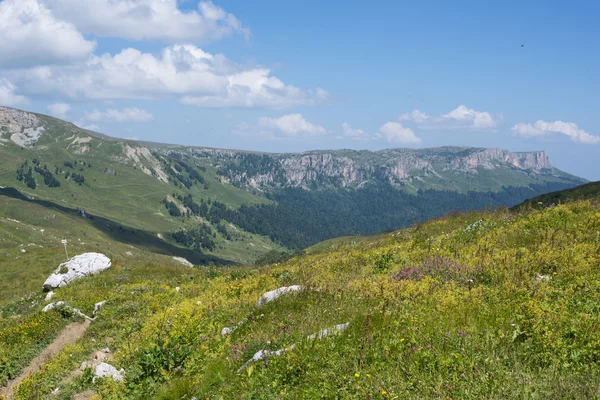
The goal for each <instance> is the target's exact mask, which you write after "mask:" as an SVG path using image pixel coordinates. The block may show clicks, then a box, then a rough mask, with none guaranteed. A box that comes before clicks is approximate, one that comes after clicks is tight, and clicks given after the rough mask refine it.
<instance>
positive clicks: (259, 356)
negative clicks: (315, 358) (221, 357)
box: [238, 322, 350, 373]
mask: <svg viewBox="0 0 600 400" xmlns="http://www.w3.org/2000/svg"><path fill="white" fill-rule="evenodd" d="M349 325H350V323H349V322H346V323H345V324H339V325H336V326H334V327H332V328H327V329H322V330H320V331H319V332H317V333H315V334H312V335H309V336H307V337H306V339H307V340H313V339H317V340H320V339H323V338H325V337H327V336H331V335H332V334H337V333H339V332H343V331H344V330H345V329H346V328H348V326H349ZM295 347H296V345H295V344H292V345H291V346H289V347H286V348H284V349H279V350H275V351H273V350H259V351H257V352H256V353H254V355H253V356H252V358H251V359H249V360H248V361H246V363H245V364H244V365H242V366H241V367H240V369H238V373H240V372H242V371H243V370H245V369H246V368H248V367H249V366H250V365H252V364H254V363H255V362H257V361H262V360H264V359H265V358H267V357H279V356H281V355H282V354H283V353H284V352H286V351H290V350H293V349H294V348H295Z"/></svg>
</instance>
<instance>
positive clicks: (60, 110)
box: [46, 103, 71, 119]
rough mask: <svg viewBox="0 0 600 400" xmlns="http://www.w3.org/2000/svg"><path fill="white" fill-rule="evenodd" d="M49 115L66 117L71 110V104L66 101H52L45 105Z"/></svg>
mask: <svg viewBox="0 0 600 400" xmlns="http://www.w3.org/2000/svg"><path fill="white" fill-rule="evenodd" d="M46 109H47V110H48V112H49V113H50V115H52V116H53V117H56V118H60V119H66V118H67V114H68V113H69V111H70V110H71V106H70V105H69V104H67V103H54V104H50V105H49V106H48V107H46Z"/></svg>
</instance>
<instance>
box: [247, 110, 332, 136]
mask: <svg viewBox="0 0 600 400" xmlns="http://www.w3.org/2000/svg"><path fill="white" fill-rule="evenodd" d="M258 125H259V126H260V127H261V128H263V130H267V131H269V132H272V133H273V134H274V135H276V136H285V137H307V136H317V135H322V134H325V133H326V132H327V130H326V129H325V128H323V127H322V126H320V125H313V124H311V123H310V122H308V121H307V120H305V119H304V117H303V116H302V115H301V114H288V115H284V116H283V117H280V118H269V117H262V118H260V119H259V120H258Z"/></svg>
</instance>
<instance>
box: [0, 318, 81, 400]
mask: <svg viewBox="0 0 600 400" xmlns="http://www.w3.org/2000/svg"><path fill="white" fill-rule="evenodd" d="M88 326H90V321H89V320H87V319H86V320H85V321H84V322H74V323H72V324H69V325H67V327H66V328H65V329H63V331H62V332H61V333H60V334H59V335H58V336H57V337H56V339H54V342H52V343H50V344H49V345H48V346H46V348H45V349H44V350H42V352H41V353H40V355H39V356H37V357H36V358H34V359H33V360H31V362H30V363H29V365H28V366H27V368H25V369H24V370H23V372H21V374H20V375H19V376H18V377H16V378H15V379H13V380H12V381H9V382H8V385H7V386H6V387H0V396H4V397H5V398H7V399H9V398H10V397H11V396H12V394H13V390H14V389H15V388H16V387H17V386H19V384H20V383H21V382H22V381H23V379H25V378H27V377H28V376H29V374H31V373H32V372H34V371H36V370H38V369H39V368H40V366H41V365H42V364H44V363H45V362H47V361H48V360H50V358H52V357H53V356H55V355H56V354H57V353H58V352H59V351H60V350H61V349H62V348H63V347H65V346H67V345H69V344H71V343H74V342H75V341H76V340H77V339H79V338H80V337H82V336H83V334H84V333H85V330H86V329H87V328H88Z"/></svg>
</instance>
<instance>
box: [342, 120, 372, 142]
mask: <svg viewBox="0 0 600 400" xmlns="http://www.w3.org/2000/svg"><path fill="white" fill-rule="evenodd" d="M342 135H343V137H346V138H350V139H354V140H369V139H370V135H369V134H368V133H367V132H365V131H363V130H362V129H354V128H352V126H351V125H350V124H349V123H347V122H344V123H343V124H342Z"/></svg>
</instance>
